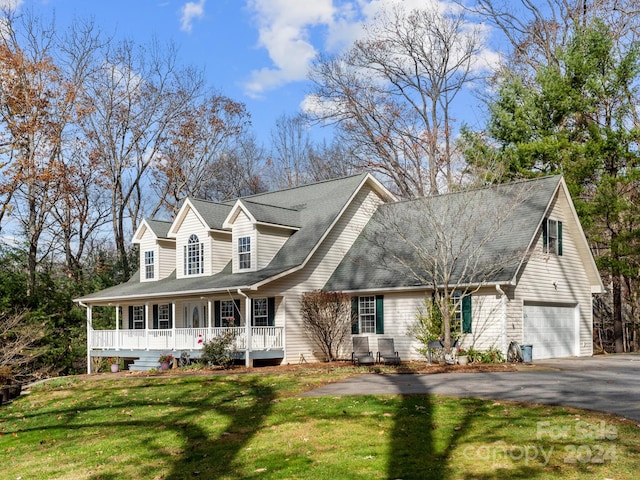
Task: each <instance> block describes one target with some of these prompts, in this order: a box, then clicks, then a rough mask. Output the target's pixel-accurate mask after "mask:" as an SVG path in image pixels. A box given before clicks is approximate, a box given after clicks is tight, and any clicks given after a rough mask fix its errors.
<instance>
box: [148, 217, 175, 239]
mask: <svg viewBox="0 0 640 480" xmlns="http://www.w3.org/2000/svg"><path fill="white" fill-rule="evenodd" d="M147 225H149V228H150V229H151V230H152V231H153V233H154V234H155V236H156V237H158V238H168V237H167V235H168V234H169V229H170V228H171V222H166V221H164V220H154V219H147Z"/></svg>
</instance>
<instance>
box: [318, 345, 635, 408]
mask: <svg viewBox="0 0 640 480" xmlns="http://www.w3.org/2000/svg"><path fill="white" fill-rule="evenodd" d="M380 394H396V395H417V394H438V395H449V396H455V397H475V398H486V399H495V400H512V401H519V402H529V403H541V404H547V405H564V406H570V407H577V408H584V409H587V410H597V411H601V412H608V413H612V414H614V415H618V416H621V417H626V418H629V419H633V420H637V421H640V355H636V354H622V355H609V356H606V357H605V356H597V357H574V358H566V359H554V360H537V361H536V362H535V363H534V364H532V365H530V366H524V367H523V369H522V370H521V371H517V372H482V373H441V374H391V375H389V374H365V375H359V376H357V377H353V378H350V379H348V380H345V381H342V382H336V383H332V384H330V385H325V386H324V387H320V388H317V389H315V390H312V391H310V392H307V393H306V395H305V396H309V397H317V396H336V395H380Z"/></svg>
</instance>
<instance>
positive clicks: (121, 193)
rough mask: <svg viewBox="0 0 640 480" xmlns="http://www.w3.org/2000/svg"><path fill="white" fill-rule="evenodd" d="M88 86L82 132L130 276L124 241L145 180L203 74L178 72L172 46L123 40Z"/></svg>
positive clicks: (135, 215)
mask: <svg viewBox="0 0 640 480" xmlns="http://www.w3.org/2000/svg"><path fill="white" fill-rule="evenodd" d="M89 86H90V88H89V89H88V91H87V92H86V95H87V97H86V98H87V101H88V103H89V105H90V106H91V111H90V113H89V114H88V115H87V116H85V117H84V119H83V128H84V133H85V136H86V138H87V142H88V147H89V149H90V155H91V158H92V159H96V161H97V162H98V163H99V164H100V165H101V168H100V172H101V174H102V175H103V178H104V180H105V183H106V184H107V189H108V191H109V192H110V197H111V199H110V206H111V218H112V224H113V232H114V237H115V244H116V248H117V250H118V255H119V258H120V262H121V263H122V268H123V271H124V275H125V276H129V275H130V274H131V265H130V262H129V260H128V255H127V237H128V235H129V234H130V233H131V231H135V229H136V228H137V226H138V222H139V221H140V219H141V216H142V213H143V201H144V200H145V198H144V195H143V190H144V188H145V187H146V186H147V184H146V183H145V182H148V181H149V180H150V179H149V173H150V170H151V167H152V166H153V165H154V163H155V162H158V161H159V160H160V158H161V157H160V153H161V151H162V148H163V147H165V146H166V144H167V138H168V137H169V136H170V133H171V129H172V128H174V127H175V125H176V122H178V121H179V120H180V119H183V118H184V116H185V113H186V112H188V111H189V110H190V109H191V108H192V107H193V104H194V99H195V98H197V96H198V95H201V93H202V91H201V90H202V86H203V80H202V75H201V73H200V72H198V71H195V70H194V69H190V68H186V69H185V68H179V66H178V56H177V52H176V50H175V49H174V48H172V46H170V45H169V46H167V47H166V48H162V47H161V46H160V45H158V44H157V43H153V44H152V45H151V46H150V47H149V48H147V49H145V48H137V47H136V46H134V45H133V44H132V43H131V42H122V43H120V44H118V45H117V46H116V47H115V48H113V49H111V50H109V51H108V52H106V55H105V59H104V61H103V63H102V64H101V65H100V68H99V69H97V70H96V71H95V73H94V74H93V75H92V77H91V79H90V81H89ZM129 229H131V231H130V230H129Z"/></svg>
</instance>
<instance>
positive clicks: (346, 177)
mask: <svg viewBox="0 0 640 480" xmlns="http://www.w3.org/2000/svg"><path fill="white" fill-rule="evenodd" d="M366 175H368V173H367V172H361V173H355V174H353V175H344V176H342V177H338V178H328V179H326V180H319V181H317V182H311V183H306V184H304V185H296V186H295V187H287V188H281V189H279V190H270V191H268V192H262V193H253V194H251V195H247V196H244V197H238V198H237V199H239V200H243V199H245V198H247V199H248V198H253V197H258V196H260V195H269V194H272V193H280V192H290V191H292V190H298V189H300V188H306V187H313V186H315V185H321V184H323V183H331V182H339V181H341V180H347V179H349V178H355V177H360V176H361V177H365V176H366ZM255 203H257V202H255Z"/></svg>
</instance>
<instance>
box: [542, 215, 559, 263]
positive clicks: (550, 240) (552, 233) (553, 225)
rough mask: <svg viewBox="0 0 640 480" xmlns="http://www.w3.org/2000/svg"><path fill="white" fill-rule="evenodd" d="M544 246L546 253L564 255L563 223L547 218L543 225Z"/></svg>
mask: <svg viewBox="0 0 640 480" xmlns="http://www.w3.org/2000/svg"><path fill="white" fill-rule="evenodd" d="M542 246H543V249H544V253H549V254H554V255H558V256H560V255H562V222H561V221H559V220H554V219H551V218H545V219H544V222H543V223H542Z"/></svg>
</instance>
